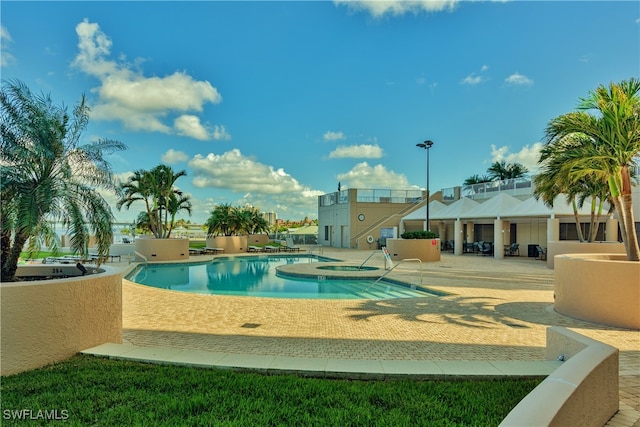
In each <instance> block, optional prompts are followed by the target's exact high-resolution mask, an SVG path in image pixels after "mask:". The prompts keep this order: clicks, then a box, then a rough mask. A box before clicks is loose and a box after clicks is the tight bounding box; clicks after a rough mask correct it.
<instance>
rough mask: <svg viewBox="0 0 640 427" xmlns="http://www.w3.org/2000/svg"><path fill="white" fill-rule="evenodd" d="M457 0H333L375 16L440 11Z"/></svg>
mask: <svg viewBox="0 0 640 427" xmlns="http://www.w3.org/2000/svg"><path fill="white" fill-rule="evenodd" d="M458 2H459V0H334V1H333V3H334V4H336V5H338V6H346V7H347V8H348V9H350V10H351V11H354V12H360V11H364V12H368V13H369V14H371V15H372V16H373V17H375V18H380V17H382V16H384V15H386V14H389V15H394V16H399V15H404V14H405V13H413V14H418V13H420V12H440V11H443V10H453V9H454V8H455V6H456V4H457V3H458Z"/></svg>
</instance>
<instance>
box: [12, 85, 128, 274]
mask: <svg viewBox="0 0 640 427" xmlns="http://www.w3.org/2000/svg"><path fill="white" fill-rule="evenodd" d="M0 108H1V120H0V134H1V135H2V140H1V143H0V175H1V197H2V206H1V209H0V221H1V222H2V238H1V239H0V242H1V245H2V250H1V254H2V268H1V271H2V273H1V279H2V281H9V280H15V273H16V270H17V265H18V258H19V257H20V252H22V250H23V249H24V246H25V244H26V243H27V242H28V243H29V251H30V252H35V251H37V250H38V249H39V247H40V245H41V244H42V243H49V244H50V246H51V247H52V249H53V250H57V245H58V236H57V235H56V233H55V229H54V226H53V224H54V223H55V222H56V221H58V222H61V223H62V224H63V226H64V227H66V228H67V232H68V234H69V235H70V236H71V249H72V250H73V251H74V253H78V254H82V255H87V253H88V242H89V237H90V235H95V238H96V243H97V250H98V253H99V254H100V255H107V254H108V252H109V248H110V245H111V242H112V240H113V230H112V224H113V221H114V217H113V214H112V212H111V208H110V207H109V204H108V203H107V202H106V201H105V200H104V198H103V197H102V196H101V195H100V193H99V192H98V190H99V189H105V190H111V191H115V190H116V185H115V183H114V180H113V176H112V171H111V166H110V165H109V163H108V161H107V160H106V159H105V157H104V156H105V155H106V154H109V153H111V152H113V151H115V150H123V149H125V146H124V145H123V144H122V143H121V142H118V141H113V140H108V139H102V140H98V141H95V142H91V143H89V144H86V145H81V144H80V137H81V135H82V132H83V131H84V130H85V129H86V126H87V124H88V121H89V107H88V106H87V105H86V103H85V98H84V95H83V96H82V98H81V99H80V102H79V103H78V104H77V105H76V106H75V107H74V108H73V111H72V112H71V113H69V112H68V111H67V109H66V107H64V106H58V105H55V104H54V103H53V101H52V100H51V97H50V96H49V95H44V94H42V95H36V94H33V93H32V92H31V91H30V90H29V88H28V87H27V86H26V85H25V84H24V83H22V82H19V81H12V82H8V83H7V84H6V86H5V87H3V88H2V90H1V91H0Z"/></svg>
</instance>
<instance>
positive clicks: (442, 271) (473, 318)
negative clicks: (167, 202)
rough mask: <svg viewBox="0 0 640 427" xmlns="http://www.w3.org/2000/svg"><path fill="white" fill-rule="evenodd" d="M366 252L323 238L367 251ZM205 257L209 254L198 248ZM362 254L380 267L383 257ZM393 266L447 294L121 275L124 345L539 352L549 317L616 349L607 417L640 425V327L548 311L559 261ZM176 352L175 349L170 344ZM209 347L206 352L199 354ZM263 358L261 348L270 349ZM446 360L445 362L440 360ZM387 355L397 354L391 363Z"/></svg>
mask: <svg viewBox="0 0 640 427" xmlns="http://www.w3.org/2000/svg"><path fill="white" fill-rule="evenodd" d="M370 253H371V252H368V251H354V250H340V249H335V248H325V249H324V250H323V255H324V256H327V257H331V258H336V259H340V260H344V261H345V262H351V263H357V264H359V263H360V262H362V261H363V260H364V259H365V258H366V257H367V256H368V255H369V254H370ZM196 259H197V260H200V261H201V260H203V259H206V258H203V257H202V256H199V257H197V258H196ZM367 265H374V266H378V267H382V265H383V257H382V256H374V257H372V259H371V260H370V261H368V262H367ZM420 268H421V267H420V265H419V264H417V263H404V264H402V265H400V266H398V267H397V268H396V269H394V270H393V272H391V273H390V274H389V275H388V277H389V278H394V279H399V280H402V281H405V282H409V283H414V284H418V283H419V282H420V278H421V276H422V278H423V281H424V285H425V286H427V287H429V288H432V289H434V290H437V291H440V292H446V293H448V294H449V295H447V296H444V297H432V298H411V299H393V300H382V301H373V300H306V299H274V298H253V297H231V296H216V295H199V294H189V293H182V292H175V291H171V290H161V289H156V288H152V287H147V286H141V285H137V284H134V283H131V282H128V281H126V280H125V281H124V284H123V328H124V339H125V342H126V343H128V344H132V345H135V346H141V347H161V348H172V349H174V350H175V349H181V350H193V351H196V352H201V353H200V354H201V355H202V354H204V355H206V353H205V352H207V353H216V354H221V355H222V356H221V357H224V356H228V355H245V356H246V355H255V356H263V357H267V358H270V359H269V360H270V361H272V362H273V360H275V358H278V359H277V360H279V361H280V362H279V363H283V362H282V360H283V359H282V358H287V357H288V358H306V359H312V360H313V359H316V360H318V359H322V360H329V359H331V360H347V359H349V360H353V361H354V363H353V364H352V365H351V366H352V367H354V368H353V369H354V370H357V369H356V368H355V367H357V366H358V364H360V365H361V366H365V365H366V364H367V363H368V362H365V361H387V362H390V363H393V362H394V361H429V362H435V363H440V365H442V366H446V363H445V362H447V361H448V362H449V363H450V362H456V361H457V362H460V361H503V362H508V361H534V362H536V361H539V362H541V361H543V360H544V356H545V345H546V328H547V327H548V326H553V325H557V326H565V327H567V328H570V329H572V330H574V331H576V332H578V333H580V334H583V335H586V336H589V337H591V338H594V339H596V340H598V341H602V342H604V343H607V344H609V345H612V346H614V347H616V348H618V349H619V350H620V372H619V374H620V401H621V412H620V413H619V415H617V416H616V417H614V419H612V421H610V423H609V424H608V425H612V426H622V425H625V426H631V425H640V421H639V420H640V332H639V331H630V330H624V329H617V328H612V327H606V326H602V325H597V324H592V323H588V322H583V321H579V320H576V319H571V318H568V317H565V316H562V315H560V314H558V313H556V312H555V311H554V310H553V270H549V269H547V267H546V264H545V263H543V262H541V261H537V260H535V259H533V258H525V257H515V258H513V257H512V258H506V259H502V260H497V259H494V258H491V257H482V256H476V255H463V256H453V255H450V254H442V260H441V261H440V262H435V263H424V264H422V269H423V271H422V274H420ZM174 353H175V351H174ZM203 357H205V356H203ZM265 360H266V359H265ZM441 362H442V363H441ZM389 366H390V365H389Z"/></svg>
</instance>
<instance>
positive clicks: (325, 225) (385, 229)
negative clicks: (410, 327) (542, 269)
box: [318, 177, 640, 257]
mask: <svg viewBox="0 0 640 427" xmlns="http://www.w3.org/2000/svg"><path fill="white" fill-rule="evenodd" d="M532 182H533V181H532V179H531V178H530V177H525V178H519V179H513V180H507V181H499V182H489V183H484V184H476V185H472V186H460V187H453V188H447V189H442V190H441V191H438V192H436V193H434V194H432V195H431V197H430V203H429V222H430V224H429V225H430V227H429V229H430V230H432V231H435V232H436V233H438V235H439V236H440V240H441V242H442V244H443V248H452V250H453V251H454V252H455V253H456V254H461V253H463V252H465V250H466V248H467V245H472V244H473V242H478V241H485V242H491V243H492V244H493V246H494V248H502V247H503V246H506V245H510V244H512V243H517V244H518V245H519V247H520V248H522V249H521V250H520V251H519V252H520V256H535V255H536V253H535V250H536V248H537V246H542V247H546V245H547V242H548V241H555V240H576V239H577V228H576V223H575V218H574V211H573V208H572V207H571V206H570V205H568V204H567V203H566V201H565V200H564V198H562V197H561V198H558V199H557V200H556V202H555V203H554V207H553V208H549V207H547V206H545V205H544V203H542V201H538V200H536V199H535V198H534V197H533V191H534V188H533V184H532ZM633 191H634V195H633V200H634V216H635V219H636V232H637V233H638V232H640V222H639V221H640V207H639V206H640V187H634V190H633ZM607 211H608V206H605V209H604V211H603V216H602V217H601V218H600V222H599V229H598V234H597V237H596V240H597V241H619V240H620V238H621V236H619V232H618V220H617V219H616V217H615V216H609V215H606V212H607ZM578 214H579V218H580V223H581V227H582V228H583V229H586V228H587V227H588V224H589V222H590V204H589V202H588V201H587V202H586V203H585V204H584V206H583V207H582V208H581V209H579V211H578ZM425 218H426V206H425V203H424V200H423V193H422V192H421V191H416V190H369V189H367V190H362V189H348V190H343V191H339V192H334V193H329V194H325V195H323V196H320V197H319V198H318V226H319V230H318V243H319V244H320V245H324V246H332V247H343V248H354V249H376V248H378V247H379V246H381V245H384V241H385V239H386V238H388V237H398V236H400V235H401V234H402V233H403V232H405V231H414V230H422V229H424V222H425ZM494 254H495V256H497V257H501V256H502V255H503V251H502V250H500V251H494Z"/></svg>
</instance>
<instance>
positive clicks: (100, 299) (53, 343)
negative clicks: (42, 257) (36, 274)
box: [0, 267, 122, 375]
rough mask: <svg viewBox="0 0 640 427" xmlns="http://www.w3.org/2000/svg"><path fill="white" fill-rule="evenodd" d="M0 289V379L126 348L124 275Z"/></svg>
mask: <svg viewBox="0 0 640 427" xmlns="http://www.w3.org/2000/svg"><path fill="white" fill-rule="evenodd" d="M101 269H102V270H104V272H103V273H100V274H95V275H89V276H84V277H83V276H80V277H76V278H68V279H54V280H39V281H32V282H12V283H2V284H0V300H1V301H0V304H1V305H0V310H1V312H0V319H1V322H2V323H1V338H0V340H1V341H0V360H1V361H2V363H1V364H0V374H1V375H11V374H15V373H18V372H22V371H26V370H29V369H34V368H38V367H41V366H45V365H47V364H50V363H53V362H58V361H61V360H64V359H67V358H69V357H71V356H73V355H74V354H76V353H78V352H79V351H82V350H85V349H87V348H90V347H95V346H96V345H100V344H103V343H106V342H112V343H121V342H122V275H121V273H120V271H119V270H117V269H115V268H112V267H101Z"/></svg>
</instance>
